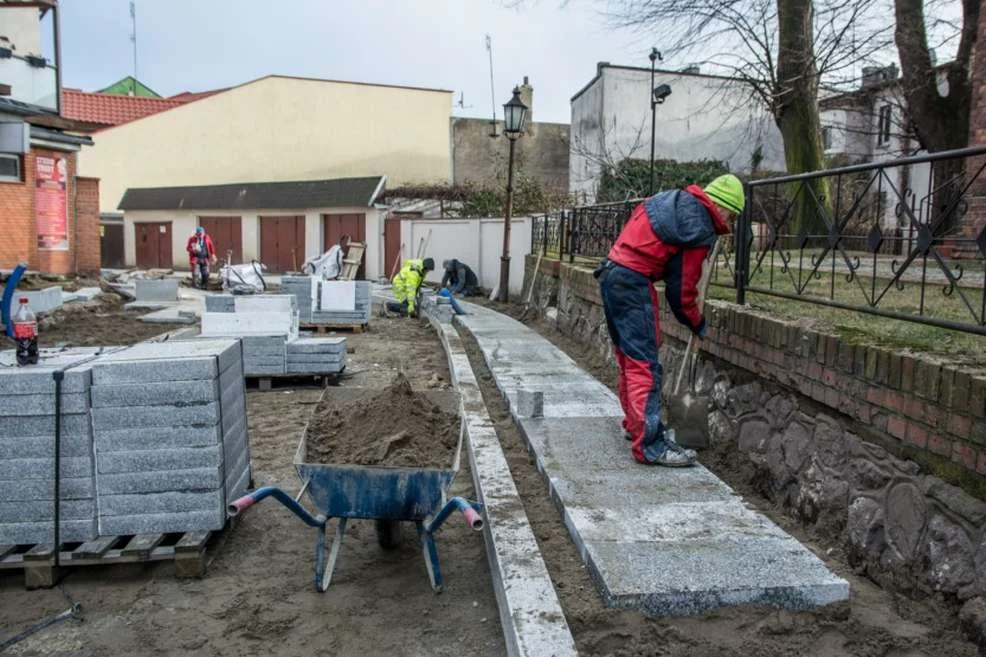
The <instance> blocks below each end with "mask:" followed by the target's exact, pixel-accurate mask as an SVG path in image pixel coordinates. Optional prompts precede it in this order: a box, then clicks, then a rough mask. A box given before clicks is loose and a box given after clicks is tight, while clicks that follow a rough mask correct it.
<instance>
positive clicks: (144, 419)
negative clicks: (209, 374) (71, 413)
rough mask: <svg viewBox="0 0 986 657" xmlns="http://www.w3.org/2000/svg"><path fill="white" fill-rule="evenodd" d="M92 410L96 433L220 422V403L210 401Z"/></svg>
mask: <svg viewBox="0 0 986 657" xmlns="http://www.w3.org/2000/svg"><path fill="white" fill-rule="evenodd" d="M123 410H124V409H119V408H94V409H92V426H93V430H94V431H95V432H99V431H102V430H104V429H110V430H112V429H126V428H128V427H129V428H131V429H141V428H144V427H185V426H195V425H210V426H211V425H214V424H217V423H218V422H219V404H218V403H216V402H210V403H208V404H200V405H195V406H192V405H186V406H136V407H133V408H128V409H125V410H126V412H122V411H123Z"/></svg>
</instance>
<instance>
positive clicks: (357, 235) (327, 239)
mask: <svg viewBox="0 0 986 657" xmlns="http://www.w3.org/2000/svg"><path fill="white" fill-rule="evenodd" d="M322 235H323V238H322V253H325V252H326V251H328V250H329V249H330V248H332V247H333V246H335V245H336V244H338V243H339V239H340V238H341V237H342V236H343V235H349V237H351V238H352V240H353V241H354V242H362V243H364V244H366V215H365V214H323V215H322ZM365 269H366V258H365V257H364V258H363V262H361V263H360V266H359V270H358V271H357V272H356V278H358V279H363V278H365V274H366V272H365V271H364V270H365Z"/></svg>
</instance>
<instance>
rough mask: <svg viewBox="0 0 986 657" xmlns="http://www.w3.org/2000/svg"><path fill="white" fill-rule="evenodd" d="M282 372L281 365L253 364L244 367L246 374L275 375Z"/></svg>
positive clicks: (283, 370)
mask: <svg viewBox="0 0 986 657" xmlns="http://www.w3.org/2000/svg"><path fill="white" fill-rule="evenodd" d="M284 373H285V368H284V366H283V365H255V366H252V367H247V368H246V376H254V377H256V376H276V375H278V374H284Z"/></svg>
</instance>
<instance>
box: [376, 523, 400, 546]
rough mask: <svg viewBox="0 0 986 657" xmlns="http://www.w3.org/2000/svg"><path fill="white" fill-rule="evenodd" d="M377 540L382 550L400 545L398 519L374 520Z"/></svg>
mask: <svg viewBox="0 0 986 657" xmlns="http://www.w3.org/2000/svg"><path fill="white" fill-rule="evenodd" d="M375 524H376V528H377V542H378V543H380V547H382V548H383V549H384V550H396V549H397V548H399V547H400V546H401V523H400V521H399V520H376V521H375Z"/></svg>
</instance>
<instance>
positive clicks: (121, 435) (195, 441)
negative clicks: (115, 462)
mask: <svg viewBox="0 0 986 657" xmlns="http://www.w3.org/2000/svg"><path fill="white" fill-rule="evenodd" d="M221 439H222V434H221V431H220V427H219V425H216V426H209V427H146V428H142V429H139V430H134V429H114V430H111V431H106V430H100V431H97V432H95V433H94V434H93V445H94V449H95V451H96V453H100V452H127V451H140V450H155V449H174V448H182V447H209V446H213V445H217V444H218V443H219V442H220V440H221Z"/></svg>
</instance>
